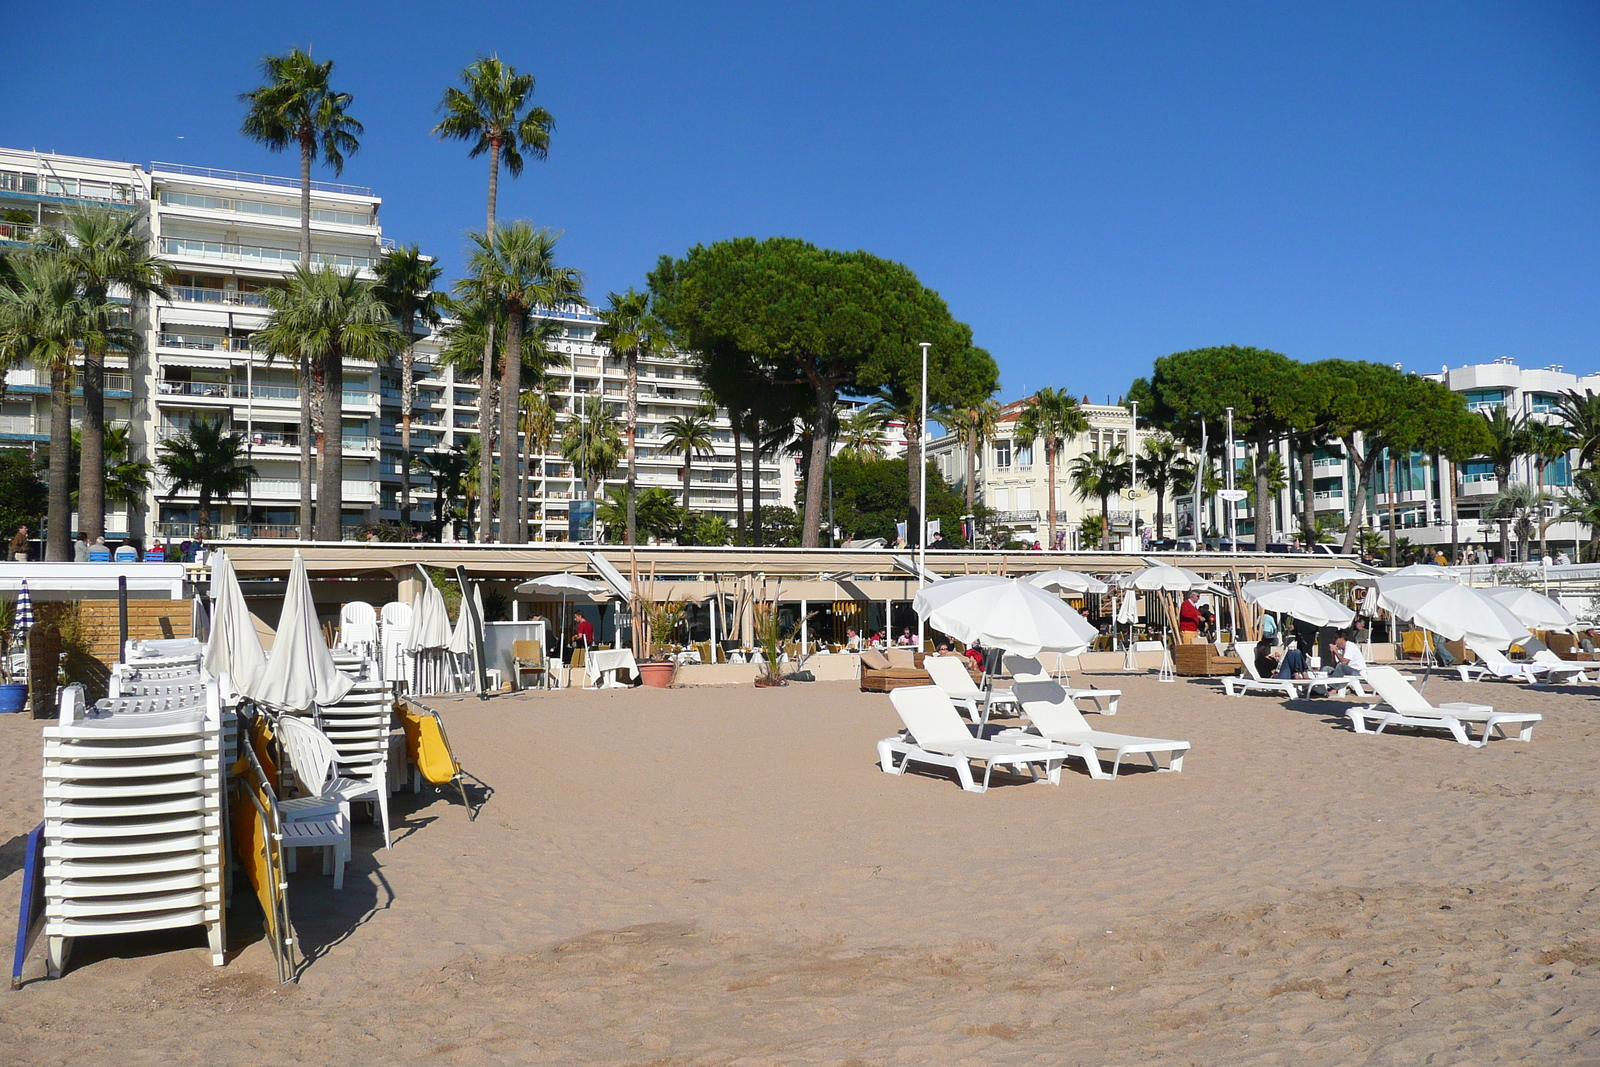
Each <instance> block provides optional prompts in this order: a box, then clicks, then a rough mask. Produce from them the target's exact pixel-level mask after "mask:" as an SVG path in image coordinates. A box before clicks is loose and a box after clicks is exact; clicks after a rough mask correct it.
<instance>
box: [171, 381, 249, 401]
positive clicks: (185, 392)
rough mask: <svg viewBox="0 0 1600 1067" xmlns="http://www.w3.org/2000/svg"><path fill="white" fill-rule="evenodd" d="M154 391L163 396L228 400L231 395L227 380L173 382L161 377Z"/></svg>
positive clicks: (231, 391)
mask: <svg viewBox="0 0 1600 1067" xmlns="http://www.w3.org/2000/svg"><path fill="white" fill-rule="evenodd" d="M156 391H157V392H159V393H160V394H162V395H163V396H199V397H210V398H212V399H215V400H228V399H230V398H232V396H233V390H232V388H231V386H230V385H229V384H228V383H227V382H173V381H168V380H167V379H165V378H162V379H160V380H158V381H157V382H156Z"/></svg>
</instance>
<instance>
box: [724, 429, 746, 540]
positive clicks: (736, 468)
mask: <svg viewBox="0 0 1600 1067" xmlns="http://www.w3.org/2000/svg"><path fill="white" fill-rule="evenodd" d="M742 415H743V412H736V411H732V410H730V411H729V412H728V425H729V427H730V428H731V430H732V432H733V508H734V516H735V518H736V520H737V522H738V526H739V542H740V544H743V543H744V533H745V531H744V446H743V445H741V444H740V443H739V439H740V437H741V436H742V433H741V431H740V427H741V426H742V425H744V424H743V421H742V420H741V416H742Z"/></svg>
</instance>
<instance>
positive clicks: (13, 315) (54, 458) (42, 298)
mask: <svg viewBox="0 0 1600 1067" xmlns="http://www.w3.org/2000/svg"><path fill="white" fill-rule="evenodd" d="M9 259H10V275H11V276H10V278H9V280H8V281H7V282H6V283H5V285H4V286H3V287H0V367H9V366H11V365H12V364H15V363H17V362H20V361H22V360H28V361H30V362H32V363H34V364H35V365H36V366H38V367H40V368H42V369H44V370H47V371H48V372H49V374H50V495H49V504H48V509H47V515H48V525H49V531H48V538H47V540H46V542H45V559H46V560H50V561H53V562H63V561H66V560H69V559H71V558H72V557H71V543H72V503H71V500H72V484H71V481H72V474H71V469H72V376H73V371H74V368H75V365H76V363H77V358H78V344H79V342H80V341H82V340H83V339H85V338H89V339H90V340H89V343H91V344H96V345H101V346H103V347H102V348H101V351H104V350H105V348H106V347H110V346H111V345H118V346H120V347H124V348H128V349H130V350H131V349H132V348H133V347H134V346H135V344H137V339H136V338H135V337H134V335H133V332H132V331H131V330H129V329H128V328H127V327H126V326H123V325H121V321H120V320H121V317H122V311H121V309H120V308H119V307H117V305H115V304H100V305H91V304H90V303H89V302H88V301H87V300H86V299H85V298H84V296H83V294H82V292H81V291H80V289H79V288H78V278H77V275H76V274H75V272H74V271H73V270H71V268H70V267H69V266H68V264H67V263H66V262H65V261H64V259H63V258H62V257H60V256H58V255H54V254H52V253H51V252H49V251H48V250H45V249H34V250H30V251H29V252H28V253H27V254H24V255H18V256H11V257H9Z"/></svg>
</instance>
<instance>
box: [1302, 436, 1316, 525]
mask: <svg viewBox="0 0 1600 1067" xmlns="http://www.w3.org/2000/svg"><path fill="white" fill-rule="evenodd" d="M1316 458H1317V454H1316V450H1315V449H1313V448H1311V447H1310V446H1309V445H1307V447H1306V448H1304V449H1302V450H1301V452H1300V524H1301V525H1302V526H1304V527H1305V528H1306V543H1307V544H1308V545H1310V544H1315V543H1316V538H1317V477H1316V469H1315V468H1316Z"/></svg>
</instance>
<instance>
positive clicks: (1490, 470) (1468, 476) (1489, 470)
mask: <svg viewBox="0 0 1600 1067" xmlns="http://www.w3.org/2000/svg"><path fill="white" fill-rule="evenodd" d="M1461 480H1462V481H1463V482H1466V483H1467V484H1468V485H1471V484H1472V483H1473V482H1492V481H1494V464H1493V463H1489V462H1487V461H1485V460H1474V461H1472V462H1471V463H1463V464H1462V465H1461Z"/></svg>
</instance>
